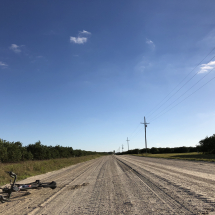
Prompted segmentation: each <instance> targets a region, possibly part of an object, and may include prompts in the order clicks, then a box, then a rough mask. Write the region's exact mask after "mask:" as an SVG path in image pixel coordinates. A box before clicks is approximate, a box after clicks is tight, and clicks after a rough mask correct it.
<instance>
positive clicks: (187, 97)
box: [151, 77, 215, 121]
mask: <svg viewBox="0 0 215 215" xmlns="http://www.w3.org/2000/svg"><path fill="white" fill-rule="evenodd" d="M213 79H215V77H213V78H212V79H210V80H209V81H207V82H206V83H205V84H203V85H202V86H201V87H199V88H198V89H197V90H195V91H194V92H193V93H191V94H190V95H189V96H187V97H186V98H184V99H183V100H182V101H180V102H178V103H177V104H176V105H174V106H173V107H171V108H170V109H168V110H167V111H166V112H164V113H162V114H161V115H160V116H157V117H155V118H153V119H152V120H151V121H154V120H156V119H157V118H159V117H161V116H162V115H164V114H166V113H167V112H169V111H170V110H172V109H173V108H174V107H176V106H177V105H179V104H180V103H182V102H183V101H184V100H186V99H187V98H189V97H190V96H192V95H193V94H194V93H196V92H197V91H198V90H200V89H201V88H203V87H204V86H205V85H207V84H208V83H209V82H211V81H212V80H213Z"/></svg>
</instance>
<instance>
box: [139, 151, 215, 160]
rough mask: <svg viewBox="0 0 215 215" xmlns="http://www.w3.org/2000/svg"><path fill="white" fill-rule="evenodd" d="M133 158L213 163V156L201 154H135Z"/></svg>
mask: <svg viewBox="0 0 215 215" xmlns="http://www.w3.org/2000/svg"><path fill="white" fill-rule="evenodd" d="M135 156H141V157H151V158H166V159H181V160H192V161H207V162H215V154H203V153H198V152H192V153H168V154H139V155H137V154H136V155H135Z"/></svg>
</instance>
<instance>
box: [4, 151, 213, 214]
mask: <svg viewBox="0 0 215 215" xmlns="http://www.w3.org/2000/svg"><path fill="white" fill-rule="evenodd" d="M36 179H39V180H41V181H44V182H46V181H56V182H57V185H58V187H57V188H56V189H54V190H51V189H48V188H43V189H41V190H32V191H31V194H30V195H24V194H23V193H21V192H20V193H13V195H12V198H11V201H10V202H7V203H3V204H2V203H0V214H4V215H7V214H10V215H11V214H29V215H33V214H43V215H45V214H116V215H119V214H165V215H166V214H211V215H212V214H215V164H214V163H206V162H192V161H181V160H166V159H156V158H144V157H136V156H126V155H123V156H112V155H110V156H104V157H100V158H97V159H95V160H90V161H87V162H84V163H80V164H76V165H73V166H70V167H67V168H64V169H61V170H58V171H54V172H50V173H46V174H43V175H40V176H35V177H31V178H28V179H25V180H23V181H21V182H24V183H27V182H31V181H35V180H36Z"/></svg>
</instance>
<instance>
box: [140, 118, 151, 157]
mask: <svg viewBox="0 0 215 215" xmlns="http://www.w3.org/2000/svg"><path fill="white" fill-rule="evenodd" d="M140 124H144V126H145V147H146V154H147V139H146V127H147V124H149V123H146V118H145V116H144V122H141V123H140Z"/></svg>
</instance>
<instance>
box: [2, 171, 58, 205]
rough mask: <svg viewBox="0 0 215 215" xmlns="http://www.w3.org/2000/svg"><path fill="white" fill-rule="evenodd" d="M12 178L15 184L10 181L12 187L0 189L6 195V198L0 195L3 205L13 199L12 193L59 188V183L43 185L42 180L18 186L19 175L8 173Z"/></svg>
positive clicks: (53, 182)
mask: <svg viewBox="0 0 215 215" xmlns="http://www.w3.org/2000/svg"><path fill="white" fill-rule="evenodd" d="M7 173H8V174H9V176H10V177H11V178H14V180H13V183H12V180H11V181H10V187H4V188H0V189H2V192H1V193H6V194H7V195H6V196H2V195H0V201H1V202H2V203H4V202H6V201H8V200H9V199H10V197H11V194H12V192H20V191H28V190H30V189H41V188H51V189H55V188H56V187H57V183H56V182H55V181H52V182H46V183H41V182H40V180H36V181H35V182H32V183H27V184H16V178H17V175H16V174H15V173H13V172H7Z"/></svg>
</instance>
